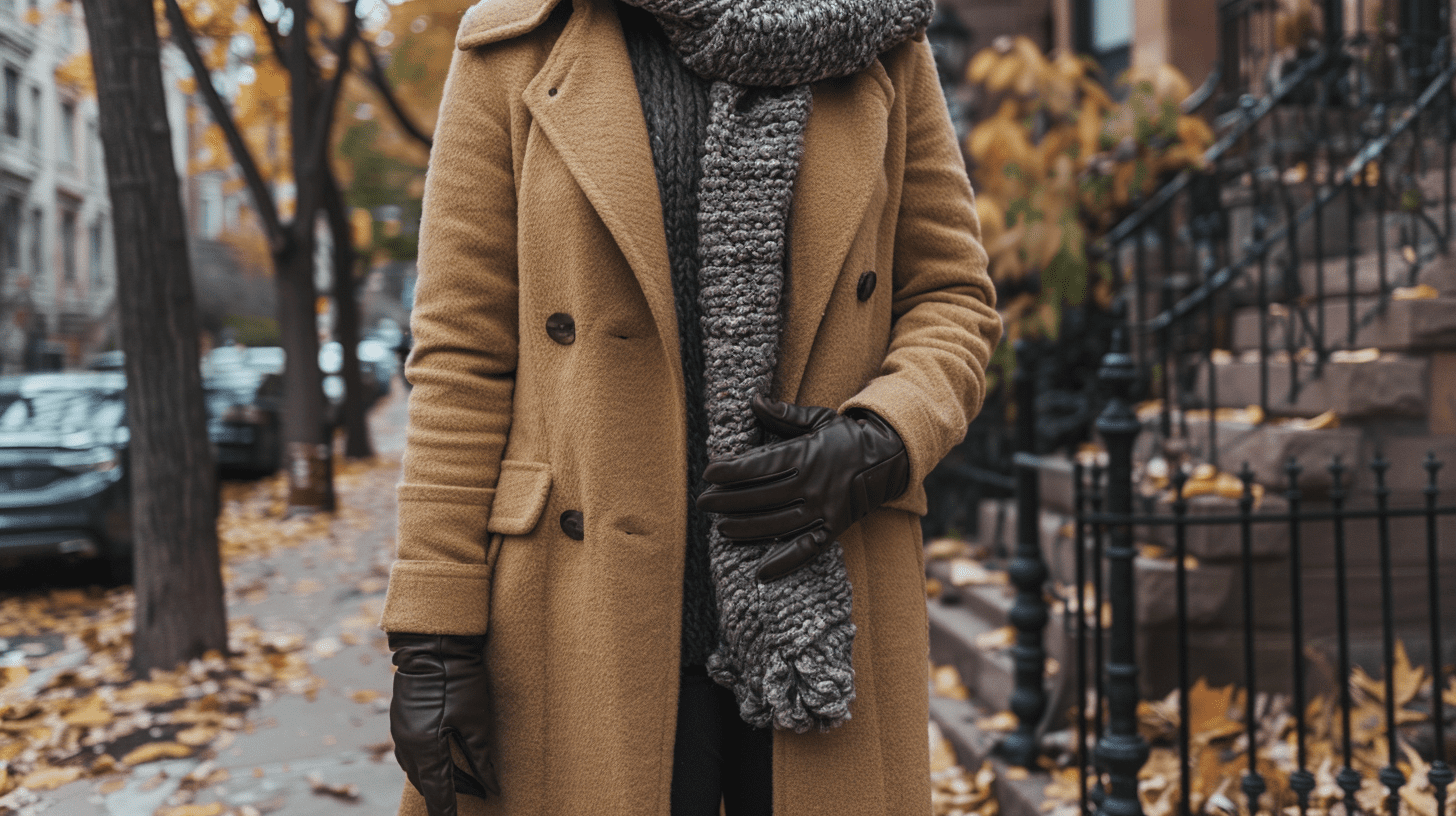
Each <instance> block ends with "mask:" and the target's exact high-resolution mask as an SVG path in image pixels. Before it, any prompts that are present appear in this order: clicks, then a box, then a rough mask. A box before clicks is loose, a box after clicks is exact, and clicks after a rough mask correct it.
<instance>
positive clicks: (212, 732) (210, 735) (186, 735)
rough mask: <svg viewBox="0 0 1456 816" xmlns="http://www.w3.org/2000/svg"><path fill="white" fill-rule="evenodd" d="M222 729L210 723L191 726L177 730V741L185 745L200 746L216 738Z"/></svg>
mask: <svg viewBox="0 0 1456 816" xmlns="http://www.w3.org/2000/svg"><path fill="white" fill-rule="evenodd" d="M220 730H221V729H219V728H216V727H213V726H208V725H194V726H192V727H191V728H188V729H185V730H183V731H179V732H177V741H178V742H180V743H182V744H183V745H190V746H192V747H193V748H200V747H202V746H204V745H207V744H208V743H210V742H212V741H213V740H214V739H216V738H217V735H218V733H219V731H220Z"/></svg>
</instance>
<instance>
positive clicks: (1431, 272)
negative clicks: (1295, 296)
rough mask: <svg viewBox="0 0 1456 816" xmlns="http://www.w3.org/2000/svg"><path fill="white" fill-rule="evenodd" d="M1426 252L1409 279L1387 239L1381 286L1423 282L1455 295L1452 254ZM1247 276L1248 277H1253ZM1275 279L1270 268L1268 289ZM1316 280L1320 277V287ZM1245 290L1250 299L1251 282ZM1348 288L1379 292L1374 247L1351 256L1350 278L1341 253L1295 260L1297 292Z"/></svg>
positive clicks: (1332, 292)
mask: <svg viewBox="0 0 1456 816" xmlns="http://www.w3.org/2000/svg"><path fill="white" fill-rule="evenodd" d="M1372 246H1373V244H1372ZM1426 253H1427V254H1426V255H1425V256H1423V258H1422V262H1421V267H1420V269H1419V271H1417V273H1416V278H1415V281H1414V282H1412V281H1411V279H1410V274H1409V270H1410V265H1409V263H1408V262H1407V260H1406V256H1405V252H1404V250H1403V248H1402V247H1400V246H1399V245H1398V244H1396V243H1395V242H1393V241H1392V242H1389V243H1387V245H1386V255H1385V273H1386V278H1385V286H1386V287H1387V288H1389V287H1395V286H1407V285H1415V284H1422V283H1424V284H1426V285H1428V286H1431V287H1434V288H1435V289H1436V291H1437V292H1440V293H1441V294H1442V295H1445V296H1451V295H1456V258H1453V257H1452V256H1451V255H1449V254H1448V255H1440V254H1432V250H1430V249H1427V250H1426ZM1249 280H1251V281H1252V280H1253V278H1250V279H1249ZM1276 280H1277V279H1276V277H1275V276H1274V273H1273V272H1272V271H1271V274H1270V276H1269V278H1268V281H1269V285H1270V287H1271V291H1273V287H1274V285H1275V282H1276ZM1320 280H1323V281H1324V285H1323V287H1322V288H1321V286H1320V283H1319V282H1320ZM1249 291H1250V293H1251V296H1250V297H1249V298H1248V300H1250V301H1252V300H1254V297H1253V294H1254V292H1255V290H1253V288H1252V286H1251V287H1249ZM1350 292H1354V293H1355V294H1356V296H1364V297H1374V296H1376V295H1378V294H1380V292H1381V280H1380V256H1379V255H1378V254H1376V253H1375V252H1374V251H1370V252H1366V253H1363V254H1361V255H1357V256H1356V257H1355V275H1354V279H1353V281H1352V280H1351V275H1350V263H1349V259H1348V258H1347V257H1346V256H1345V255H1344V254H1340V255H1339V256H1337V257H1329V256H1326V258H1325V259H1324V263H1323V265H1321V264H1318V263H1316V262H1315V261H1314V260H1313V259H1312V258H1311V257H1309V256H1304V257H1303V258H1302V259H1301V261H1300V264H1299V294H1300V295H1301V296H1303V297H1306V298H1313V297H1316V296H1318V295H1323V296H1324V297H1326V298H1343V297H1345V296H1346V295H1348V294H1349V293H1350Z"/></svg>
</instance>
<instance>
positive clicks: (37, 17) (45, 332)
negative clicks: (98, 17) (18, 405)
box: [0, 0, 116, 373]
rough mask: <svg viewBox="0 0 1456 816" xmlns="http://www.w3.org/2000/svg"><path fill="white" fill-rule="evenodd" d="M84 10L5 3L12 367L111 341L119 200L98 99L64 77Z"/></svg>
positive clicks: (0, 169) (1, 300) (3, 324)
mask: <svg viewBox="0 0 1456 816" xmlns="http://www.w3.org/2000/svg"><path fill="white" fill-rule="evenodd" d="M85 39H86V38H85V26H84V22H83V20H82V18H81V16H80V9H79V7H76V6H72V5H71V4H59V3H52V2H50V1H49V0H0V76H3V85H0V95H3V96H0V103H3V105H4V108H3V110H4V114H3V118H0V371H3V372H5V373H12V372H16V371H22V370H26V369H33V368H45V367H57V366H62V365H73V364H76V363H77V362H79V361H80V359H81V358H82V357H83V356H84V355H85V354H86V353H87V352H88V351H90V350H92V349H95V348H100V347H103V346H104V345H106V344H107V342H108V340H109V339H110V338H109V337H108V336H107V335H108V334H109V333H110V332H111V331H113V329H112V328H110V327H112V326H114V325H115V321H114V319H109V315H111V314H112V313H114V310H115V306H114V304H115V294H116V293H115V277H116V276H115V274H114V272H113V270H114V269H115V261H114V257H115V256H114V251H113V247H112V242H111V223H110V208H109V204H108V201H107V196H106V184H105V170H104V168H103V161H102V154H101V144H100V139H99V132H98V127H97V115H96V100H95V95H94V94H93V93H91V92H90V91H89V90H88V89H86V88H83V87H82V86H81V85H80V84H79V83H72V82H66V81H64V80H62V79H59V78H58V75H57V69H59V68H61V67H62V66H63V65H64V64H65V63H66V62H67V60H69V59H70V58H71V56H72V55H73V54H75V53H77V51H78V50H80V49H84V48H85Z"/></svg>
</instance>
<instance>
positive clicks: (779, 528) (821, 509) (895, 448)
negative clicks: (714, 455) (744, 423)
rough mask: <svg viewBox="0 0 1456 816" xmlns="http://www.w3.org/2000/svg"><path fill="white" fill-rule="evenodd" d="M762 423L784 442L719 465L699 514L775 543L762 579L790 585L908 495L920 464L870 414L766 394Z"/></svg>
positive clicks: (738, 536)
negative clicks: (787, 580) (833, 545)
mask: <svg viewBox="0 0 1456 816" xmlns="http://www.w3.org/2000/svg"><path fill="white" fill-rule="evenodd" d="M752 409H753V413H754V415H755V416H757V417H758V419H759V421H760V422H761V423H763V426H764V428H766V429H767V430H768V431H769V432H770V433H773V434H777V435H778V436H781V437H785V440H784V441H782V442H776V443H774V444H771V445H765V446H763V447H761V448H755V449H753V450H750V451H747V452H745V453H742V454H739V455H737V456H733V457H729V458H727V459H718V460H715V461H713V462H712V463H710V464H709V465H708V467H707V469H706V470H705V471H704V472H703V479H704V480H705V481H707V482H709V483H711V486H710V487H709V488H708V489H707V490H704V491H703V492H702V493H701V494H699V496H698V507H699V508H700V509H702V510H704V511H707V512H709V513H719V514H722V516H723V518H722V519H721V520H720V521H719V522H718V531H719V532H720V533H722V534H723V537H724V538H727V539H729V540H730V541H732V542H733V543H735V544H745V545H748V544H773V545H774V546H773V547H772V548H771V549H770V550H769V551H768V553H767V554H766V555H765V556H764V557H763V560H762V561H760V562H759V568H758V579H759V580H760V581H764V582H767V581H772V580H774V579H776V578H782V577H784V576H785V575H788V574H789V573H791V572H793V571H794V570H796V569H798V568H799V567H802V566H804V565H805V564H807V563H808V562H809V561H810V560H811V559H813V558H814V557H815V556H817V555H818V554H819V553H821V552H823V551H824V549H825V548H826V547H828V546H829V543H830V542H831V541H833V540H834V539H835V538H836V537H837V536H839V535H840V534H842V533H843V532H844V531H845V530H847V529H849V527H850V525H852V524H854V523H855V522H856V521H859V520H860V519H862V518H864V517H865V516H866V515H868V514H869V513H870V511H872V510H874V509H875V508H877V507H879V506H880V505H882V504H884V503H885V502H887V501H890V500H891V499H894V498H896V497H898V496H899V495H900V494H902V493H904V492H905V489H906V488H907V487H908V486H909V481H910V457H909V455H908V454H906V452H905V445H904V443H902V442H901V441H900V435H899V434H897V433H895V429H894V428H891V427H890V425H889V423H887V422H885V421H884V420H883V419H881V418H880V417H879V416H877V415H875V414H874V413H872V412H870V411H864V410H856V409H851V410H850V411H849V412H847V413H846V414H845V415H843V416H841V415H839V414H837V413H835V411H834V410H833V409H831V408H808V407H799V406H796V405H790V404H788V403H786V402H780V401H778V400H769V399H765V398H764V397H761V396H758V397H754V398H753V402H752Z"/></svg>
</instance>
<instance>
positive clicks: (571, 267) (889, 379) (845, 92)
mask: <svg viewBox="0 0 1456 816" xmlns="http://www.w3.org/2000/svg"><path fill="white" fill-rule="evenodd" d="M456 45H457V49H456V50H455V51H454V53H453V55H452V64H451V67H450V72H449V75H448V78H447V80H446V85H445V90H444V97H443V101H442V103H441V109H440V115H439V120H438V125H437V129H436V134H435V142H434V148H433V151H432V153H431V156H430V164H429V173H428V178H427V184H426V188H425V196H424V214H423V221H422V224H421V233H420V254H419V282H418V287H417V295H416V301H415V307H414V315H413V319H412V330H413V334H414V340H415V347H414V351H413V353H412V355H411V357H410V361H409V365H408V368H407V374H408V377H409V379H410V381H411V383H413V385H414V389H413V392H412V393H411V395H410V405H409V430H408V443H407V448H406V453H405V458H404V471H403V479H402V483H401V484H400V486H399V539H398V560H397V561H396V563H395V564H394V567H393V571H392V573H391V577H390V581H389V593H388V597H387V600H386V603H385V610H384V615H383V621H382V625H383V628H384V629H385V630H387V631H391V632H421V633H430V634H459V635H480V634H485V635H487V643H488V646H487V654H486V662H487V665H488V667H489V675H490V680H491V692H492V695H493V706H494V710H493V711H482V712H480V716H481V717H487V718H490V720H491V724H492V728H493V744H494V760H495V763H496V768H497V771H498V775H499V780H500V783H501V795H500V796H499V797H492V798H491V799H490V800H489V801H485V802H482V801H481V800H479V799H475V798H473V797H469V796H461V797H459V801H460V804H461V809H462V811H461V812H462V813H464V814H509V816H557V815H558V814H559V815H560V816H567V815H568V814H570V815H571V816H577V815H578V814H592V815H593V816H668V813H669V804H668V792H669V786H670V779H671V774H672V757H673V742H674V726H675V718H676V714H677V705H676V700H677V687H678V674H679V665H678V664H679V659H680V658H679V629H680V626H681V611H680V610H681V603H682V598H681V596H682V586H683V560H684V556H685V544H684V542H685V537H686V514H687V508H686V506H685V504H686V502H685V496H686V493H687V484H686V482H687V465H686V462H687V453H686V434H687V432H686V419H685V414H684V411H685V408H684V405H685V400H687V399H702V395H699V394H684V388H683V375H682V366H681V362H680V359H679V352H678V339H677V326H676V315H675V311H674V306H673V291H672V281H671V276H670V271H669V264H668V252H667V242H666V238H665V234H664V227H663V221H662V210H661V205H660V203H659V199H658V190H657V181H656V177H655V176H654V173H653V164H652V153H651V148H650V146H649V144H648V137H647V129H646V124H645V121H644V119H643V115H642V109H641V103H640V101H639V98H638V95H637V88H636V84H635V81H634V78H633V74H632V67H631V63H630V62H629V59H628V55H627V50H626V46H625V44H624V40H623V36H622V31H621V27H620V23H619V21H618V18H617V15H616V12H615V10H614V7H613V5H612V4H611V0H560V1H559V3H558V0H482V2H480V3H478V4H477V5H475V6H473V7H471V8H470V9H469V10H468V11H467V12H466V13H465V16H464V18H463V19H462V22H461V25H460V28H459V34H458V38H457V41H456ZM789 255H790V258H789V265H788V270H787V275H786V292H785V300H786V305H785V324H784V325H785V328H784V332H783V338H782V350H781V354H780V363H779V369H778V372H777V376H776V381H775V385H774V389H773V390H774V394H773V396H775V397H778V398H780V399H785V400H789V401H793V402H796V403H798V404H801V405H821V406H831V407H836V408H839V409H841V410H842V409H845V408H849V407H854V406H858V407H863V408H867V409H869V410H871V411H874V412H875V413H877V414H879V415H880V416H882V417H884V418H885V419H886V420H887V421H888V422H889V423H890V424H891V425H892V426H893V427H894V428H895V430H896V431H897V432H898V433H899V434H900V436H901V437H902V438H903V440H904V443H905V447H906V449H907V451H908V453H909V458H910V464H911V484H912V488H911V489H910V491H909V492H908V493H907V494H906V495H904V496H902V497H900V498H899V499H897V500H895V501H894V502H892V503H890V504H889V505H887V506H885V507H884V508H882V509H880V510H878V511H876V512H874V513H872V514H871V515H869V516H868V517H866V518H865V519H863V520H862V521H861V522H860V523H859V524H857V525H856V526H855V527H854V528H852V529H851V530H850V531H849V532H847V533H846V534H845V535H844V536H842V537H841V542H842V544H843V545H844V552H845V558H846V561H847V563H848V569H849V575H850V580H851V583H852V585H853V592H854V621H855V624H856V626H857V627H858V635H857V636H856V639H855V643H854V668H855V676H856V690H857V697H856V699H855V701H854V703H853V705H852V709H851V711H852V719H851V721H850V722H849V723H848V724H846V725H844V726H842V727H840V728H837V729H834V730H832V731H829V732H825V733H817V732H816V733H808V734H794V733H788V732H776V733H775V734H774V768H773V777H774V778H773V788H774V801H775V813H778V814H783V815H784V816H817V815H818V814H823V816H926V814H928V813H929V812H930V783H929V778H928V774H929V771H928V766H929V746H928V740H927V737H926V722H927V716H928V691H927V662H928V643H927V641H928V625H927V620H926V611H925V582H924V572H923V551H922V548H921V540H920V526H919V518H918V514H920V513H923V512H924V511H925V493H924V489H923V488H922V487H921V483H922V482H923V480H924V478H925V475H926V474H927V473H928V472H929V471H930V469H931V468H932V467H934V466H935V464H936V463H937V462H938V461H939V460H940V459H941V458H942V457H943V456H944V455H945V454H946V453H947V452H948V451H949V450H950V449H951V447H952V446H954V445H955V444H956V443H957V442H959V441H960V440H961V439H962V438H963V437H964V434H965V431H966V426H967V424H968V423H969V422H970V420H971V419H972V417H973V416H974V415H975V413H976V411H977V410H979V408H980V405H981V401H982V396H983V388H984V383H985V366H986V363H987V360H988V359H989V357H990V355H991V351H992V348H993V347H994V346H995V345H996V343H997V341H998V340H999V338H1000V333H1001V323H1000V320H999V318H998V317H997V314H996V311H995V309H994V299H995V295H994V290H993V288H992V285H991V282H990V280H989V279H988V278H987V275H986V264H987V259H986V254H985V252H984V250H983V249H982V246H981V243H980V226H979V224H978V222H977V220H976V215H975V209H974V203H973V199H972V193H971V188H970V185H969V182H968V181H967V177H966V171H965V167H964V165H963V163H962V159H961V154H960V151H959V148H958V146H957V144H956V139H955V136H954V132H953V129H952V126H951V122H950V119H949V117H948V115H947V113H946V106H945V101H944V98H943V96H942V94H941V90H940V86H939V83H938V81H937V77H936V71H935V66H934V63H933V60H932V57H931V52H930V47H929V45H928V44H927V43H925V42H924V41H915V42H909V43H906V44H904V45H902V46H900V47H898V48H896V49H894V50H892V51H889V52H887V53H885V54H884V55H883V56H882V57H881V59H880V60H879V61H878V62H877V63H875V64H874V65H873V66H872V67H871V68H869V69H868V70H866V71H863V72H861V73H860V74H857V75H855V76H853V77H850V78H847V79H841V80H833V81H827V82H823V83H819V84H816V85H815V86H814V87H813V114H812V116H811V118H810V120H809V123H808V129H807V133H806V135H805V156H804V159H803V164H802V167H801V170H800V174H799V177H798V181H797V186H796V189H795V194H794V203H793V209H792V212H791V217H790V252H789ZM871 272H873V273H875V274H874V281H875V282H876V283H877V285H873V286H871V285H870V283H868V282H866V283H864V284H863V285H861V284H862V281H866V280H867V276H868V274H869V273H871ZM861 294H863V295H864V296H865V297H861V296H860V295H861ZM568 318H569V325H568V324H567V322H566V321H567V320H568ZM548 324H549V326H550V328H548ZM578 513H579V514H580V516H579V517H578V516H577V515H576V514H578ZM578 518H579V520H580V522H581V524H580V526H579V527H576V526H574V525H573V524H572V523H571V522H572V521H573V520H574V519H578ZM569 533H570V534H569ZM401 813H405V814H421V815H422V814H424V806H423V802H422V800H421V799H420V797H419V796H418V794H416V793H415V791H414V790H413V788H411V787H410V786H408V785H406V791H405V794H404V798H403V803H402V806H401Z"/></svg>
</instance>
